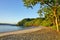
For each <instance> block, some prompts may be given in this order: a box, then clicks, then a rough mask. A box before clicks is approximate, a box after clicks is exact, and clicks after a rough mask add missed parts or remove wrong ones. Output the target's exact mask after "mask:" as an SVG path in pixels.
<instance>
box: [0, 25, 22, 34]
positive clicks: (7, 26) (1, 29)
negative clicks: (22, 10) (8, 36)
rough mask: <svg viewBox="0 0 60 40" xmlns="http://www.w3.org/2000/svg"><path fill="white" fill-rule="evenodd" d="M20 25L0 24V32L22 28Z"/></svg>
mask: <svg viewBox="0 0 60 40" xmlns="http://www.w3.org/2000/svg"><path fill="white" fill-rule="evenodd" d="M22 29H23V27H21V26H10V25H0V33H1V32H9V31H17V30H22Z"/></svg>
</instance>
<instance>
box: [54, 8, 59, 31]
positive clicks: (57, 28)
mask: <svg viewBox="0 0 60 40" xmlns="http://www.w3.org/2000/svg"><path fill="white" fill-rule="evenodd" d="M53 11H54V17H55V23H56V30H57V31H59V27H58V18H57V9H54V10H53Z"/></svg>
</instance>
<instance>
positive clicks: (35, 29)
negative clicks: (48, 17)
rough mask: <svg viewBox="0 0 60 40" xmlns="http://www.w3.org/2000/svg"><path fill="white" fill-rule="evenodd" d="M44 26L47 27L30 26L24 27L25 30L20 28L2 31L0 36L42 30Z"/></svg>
mask: <svg viewBox="0 0 60 40" xmlns="http://www.w3.org/2000/svg"><path fill="white" fill-rule="evenodd" d="M43 28H45V27H34V28H28V29H23V30H18V31H12V32H5V33H0V37H1V36H7V35H12V34H22V33H29V32H34V31H38V30H41V29H43Z"/></svg>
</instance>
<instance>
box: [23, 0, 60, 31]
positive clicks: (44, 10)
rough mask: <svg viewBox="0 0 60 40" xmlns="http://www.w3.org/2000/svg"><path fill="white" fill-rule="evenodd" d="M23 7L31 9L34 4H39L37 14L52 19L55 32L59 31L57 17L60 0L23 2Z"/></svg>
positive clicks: (29, 0)
mask: <svg viewBox="0 0 60 40" xmlns="http://www.w3.org/2000/svg"><path fill="white" fill-rule="evenodd" d="M23 2H24V5H25V6H26V7H28V8H29V7H31V8H33V6H35V5H36V4H38V3H39V4H40V9H39V11H38V13H39V14H40V16H41V15H42V14H44V15H45V17H47V16H48V17H50V18H51V19H54V21H55V24H56V28H57V31H59V28H58V27H59V22H58V20H59V17H60V14H59V12H60V0H23Z"/></svg>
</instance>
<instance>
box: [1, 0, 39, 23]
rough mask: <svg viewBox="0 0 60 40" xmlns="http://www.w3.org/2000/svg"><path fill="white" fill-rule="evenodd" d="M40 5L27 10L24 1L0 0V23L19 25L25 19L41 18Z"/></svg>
mask: <svg viewBox="0 0 60 40" xmlns="http://www.w3.org/2000/svg"><path fill="white" fill-rule="evenodd" d="M38 9H39V4H37V5H36V6H34V8H33V9H31V8H29V9H28V8H26V7H25V6H24V4H23V2H22V0H0V23H13V24H15V23H17V22H18V21H20V20H22V19H24V18H36V17H39V15H38V14H37V11H38Z"/></svg>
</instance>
